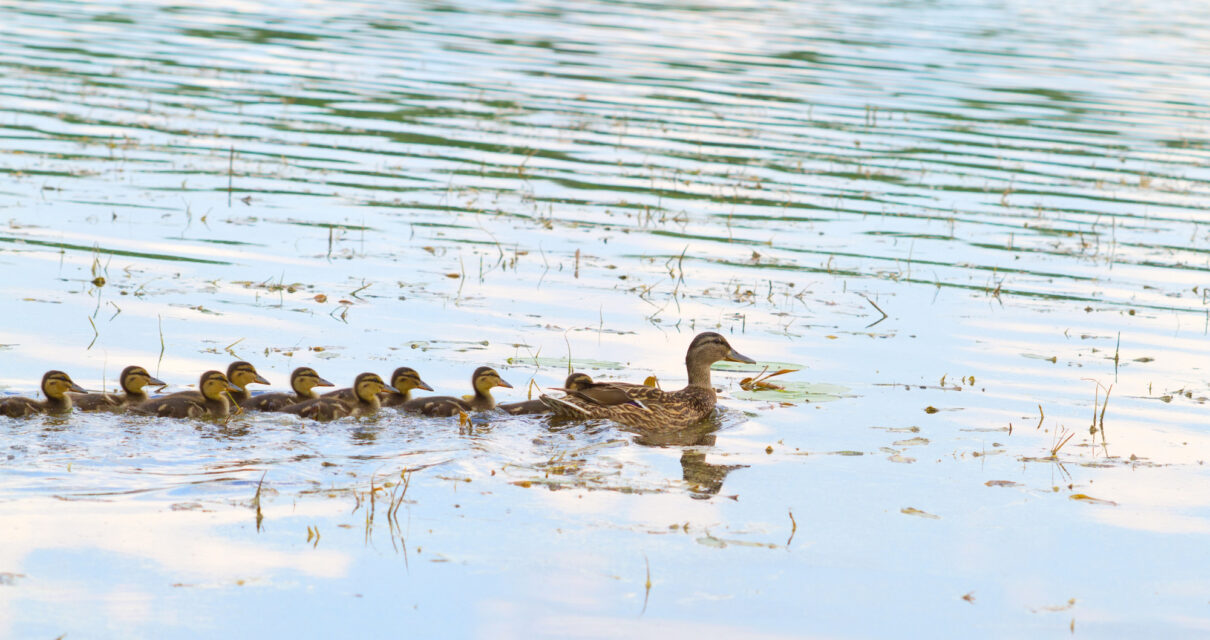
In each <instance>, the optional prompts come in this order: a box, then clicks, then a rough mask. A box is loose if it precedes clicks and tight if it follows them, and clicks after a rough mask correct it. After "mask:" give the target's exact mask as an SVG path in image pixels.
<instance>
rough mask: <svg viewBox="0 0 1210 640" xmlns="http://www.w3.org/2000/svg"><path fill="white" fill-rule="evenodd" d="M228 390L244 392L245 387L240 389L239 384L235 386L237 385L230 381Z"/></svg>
mask: <svg viewBox="0 0 1210 640" xmlns="http://www.w3.org/2000/svg"><path fill="white" fill-rule="evenodd" d="M227 391H233V392H235V393H241V392H243V389H240V388H239V387H237V386H235V385H233V384H231V383H230V382H228V383H227Z"/></svg>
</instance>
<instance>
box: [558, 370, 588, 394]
mask: <svg viewBox="0 0 1210 640" xmlns="http://www.w3.org/2000/svg"><path fill="white" fill-rule="evenodd" d="M590 384H592V378H591V377H589V375H588V374H587V373H580V372H579V371H577V372H575V373H573V374H571V375H569V376H567V379H566V380H564V381H563V388H564V389H567V390H568V391H579V390H580V389H583V388H584V387H587V386H588V385H590Z"/></svg>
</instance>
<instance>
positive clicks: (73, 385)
mask: <svg viewBox="0 0 1210 640" xmlns="http://www.w3.org/2000/svg"><path fill="white" fill-rule="evenodd" d="M67 390H68V391H75V392H76V393H88V389H85V388H84V387H81V386H80V385H78V384H76V383H74V382H72V383H71V386H70V387H68V388H67Z"/></svg>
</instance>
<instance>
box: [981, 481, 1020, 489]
mask: <svg viewBox="0 0 1210 640" xmlns="http://www.w3.org/2000/svg"><path fill="white" fill-rule="evenodd" d="M983 484H984V485H986V486H989V487H1015V486H1017V484H1018V483H1016V482H1013V481H1012V480H988V481H987V482H984V483H983Z"/></svg>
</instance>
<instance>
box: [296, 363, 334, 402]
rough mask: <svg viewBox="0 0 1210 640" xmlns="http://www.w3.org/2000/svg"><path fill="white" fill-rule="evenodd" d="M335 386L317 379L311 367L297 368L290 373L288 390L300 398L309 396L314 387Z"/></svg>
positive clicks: (317, 375) (316, 374)
mask: <svg viewBox="0 0 1210 640" xmlns="http://www.w3.org/2000/svg"><path fill="white" fill-rule="evenodd" d="M334 386H336V385H334V384H332V383H331V382H328V381H327V380H324V379H323V378H321V377H319V374H318V373H316V372H315V370H314V369H312V368H311V367H299V368H297V369H295V370H294V371H292V372H291V373H290V388H291V389H293V390H294V393H297V394H298V395H300V396H309V395H311V389H314V388H315V387H334Z"/></svg>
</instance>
